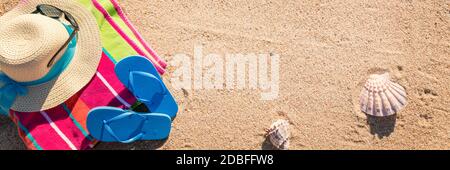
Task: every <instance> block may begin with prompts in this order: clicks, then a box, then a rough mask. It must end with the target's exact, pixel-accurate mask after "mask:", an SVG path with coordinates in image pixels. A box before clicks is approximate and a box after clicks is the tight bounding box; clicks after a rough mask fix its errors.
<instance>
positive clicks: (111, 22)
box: [92, 0, 165, 74]
mask: <svg viewBox="0 0 450 170" xmlns="http://www.w3.org/2000/svg"><path fill="white" fill-rule="evenodd" d="M92 2H93V4H94V6H95V7H96V8H97V10H98V11H100V12H101V13H102V14H103V16H104V17H105V19H106V20H107V21H108V22H109V24H111V26H112V27H113V28H114V29H115V30H116V31H117V33H119V35H120V36H122V38H124V39H125V41H127V42H128V44H130V45H131V47H133V49H134V50H135V51H136V52H137V53H138V54H139V55H141V56H147V55H145V53H144V51H142V50H141V49H140V48H139V47H138V46H137V45H136V43H135V42H133V40H131V39H130V37H128V36H127V35H126V33H125V32H123V30H122V29H120V27H119V25H117V23H116V22H115V21H114V20H113V19H112V17H111V16H110V15H109V14H108V12H107V11H106V9H105V8H103V7H102V6H101V4H100V3H99V2H98V1H97V0H92ZM153 65H154V66H155V68H156V69H157V70H158V72H159V73H160V74H164V72H165V70H164V68H162V67H161V66H160V65H159V63H153Z"/></svg>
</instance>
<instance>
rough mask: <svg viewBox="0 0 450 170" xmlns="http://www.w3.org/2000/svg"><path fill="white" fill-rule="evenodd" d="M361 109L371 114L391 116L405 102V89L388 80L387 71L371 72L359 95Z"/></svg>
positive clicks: (404, 104) (401, 107)
mask: <svg viewBox="0 0 450 170" xmlns="http://www.w3.org/2000/svg"><path fill="white" fill-rule="evenodd" d="M360 102H361V111H362V112H364V113H366V114H368V115H372V116H377V117H385V116H391V115H394V114H396V113H397V112H399V111H400V110H401V109H403V108H404V107H405V106H406V104H407V99H406V90H405V89H404V88H403V87H402V86H400V85H399V84H397V83H394V82H392V81H391V80H390V76H389V73H384V74H373V75H371V76H370V78H369V80H368V81H367V82H366V84H365V86H364V89H363V90H362V92H361V97H360Z"/></svg>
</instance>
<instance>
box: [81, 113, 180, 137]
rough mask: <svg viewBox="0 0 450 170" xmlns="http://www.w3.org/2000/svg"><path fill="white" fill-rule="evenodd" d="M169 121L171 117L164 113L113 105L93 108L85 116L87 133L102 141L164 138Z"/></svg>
mask: <svg viewBox="0 0 450 170" xmlns="http://www.w3.org/2000/svg"><path fill="white" fill-rule="evenodd" d="M171 123H172V120H171V118H170V117H169V116H167V115H166V114H159V113H148V114H142V113H136V112H133V111H127V110H123V109H119V108H114V107H98V108H94V109H92V110H91V111H90V112H89V114H88V117H87V128H88V130H89V133H90V134H91V136H92V137H94V138H95V139H97V140H99V141H102V142H122V143H132V142H135V141H138V140H162V139H166V138H167V137H168V136H169V134H170V130H171Z"/></svg>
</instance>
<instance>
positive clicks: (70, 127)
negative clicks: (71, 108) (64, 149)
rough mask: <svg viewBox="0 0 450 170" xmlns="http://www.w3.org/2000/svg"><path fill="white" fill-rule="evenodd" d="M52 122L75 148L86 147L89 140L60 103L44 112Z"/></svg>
mask: <svg viewBox="0 0 450 170" xmlns="http://www.w3.org/2000/svg"><path fill="white" fill-rule="evenodd" d="M45 113H46V114H47V115H48V116H49V117H50V119H51V120H52V121H53V123H54V124H55V125H56V126H57V127H58V128H59V129H60V131H61V132H62V133H63V134H64V135H65V136H66V138H67V139H68V140H69V141H70V142H71V143H72V144H73V145H74V146H75V149H88V148H89V144H90V143H91V141H90V140H89V139H88V138H86V137H85V136H84V135H80V134H83V133H82V132H81V131H80V129H79V128H78V127H77V126H76V125H75V123H74V122H73V121H72V119H71V117H70V115H69V113H68V112H67V111H66V110H65V109H64V108H63V107H62V106H61V105H60V106H58V107H56V108H53V109H50V110H48V111H46V112H45Z"/></svg>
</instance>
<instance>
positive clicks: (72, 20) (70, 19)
mask: <svg viewBox="0 0 450 170" xmlns="http://www.w3.org/2000/svg"><path fill="white" fill-rule="evenodd" d="M64 15H65V16H66V20H67V21H69V22H70V24H72V26H73V27H75V28H76V29H78V24H77V22H76V21H75V18H73V16H72V15H70V14H69V13H64Z"/></svg>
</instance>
